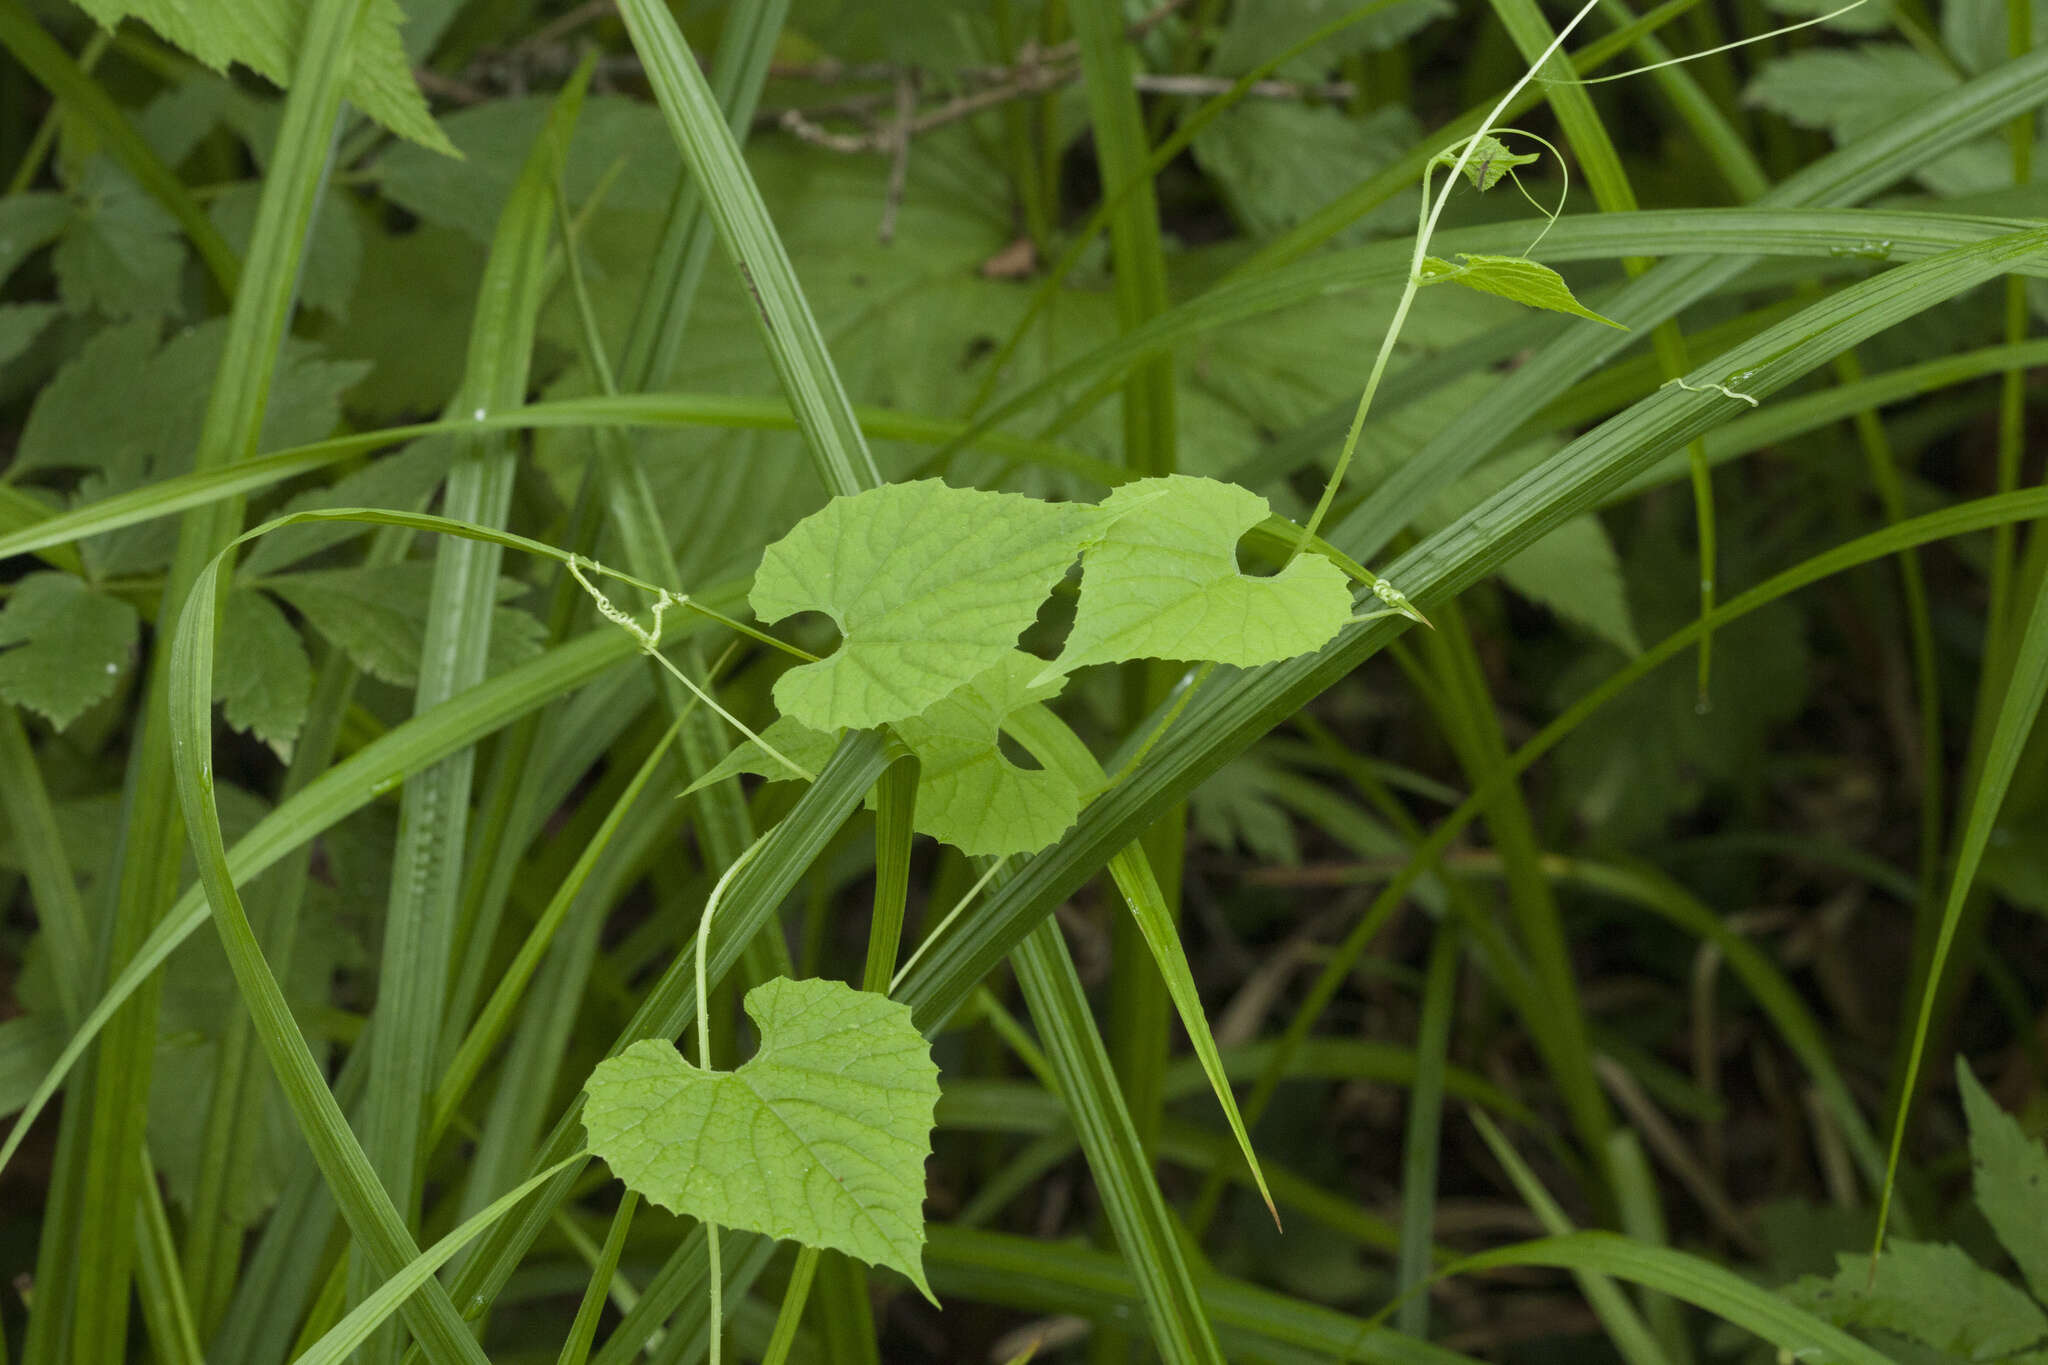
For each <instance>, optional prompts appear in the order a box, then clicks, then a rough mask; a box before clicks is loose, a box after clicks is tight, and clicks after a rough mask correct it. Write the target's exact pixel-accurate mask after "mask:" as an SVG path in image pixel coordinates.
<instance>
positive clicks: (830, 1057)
mask: <svg viewBox="0 0 2048 1365" xmlns="http://www.w3.org/2000/svg"><path fill="white" fill-rule="evenodd" d="M746 1008H747V1015H748V1017H749V1018H751V1019H752V1020H753V1021H754V1024H755V1026H756V1027H757V1028H758V1029H759V1030H760V1033H761V1046H760V1049H759V1051H757V1052H756V1053H755V1054H754V1056H753V1057H752V1058H751V1059H750V1060H748V1061H747V1062H746V1063H745V1064H743V1065H742V1066H740V1067H739V1068H738V1069H737V1070H734V1071H705V1070H702V1069H700V1068H698V1067H695V1066H692V1065H690V1064H689V1063H688V1062H686V1061H684V1060H683V1058H682V1056H681V1055H680V1054H679V1053H677V1051H676V1050H675V1048H674V1047H673V1046H671V1045H670V1044H669V1043H667V1042H664V1041H662V1040H660V1039H643V1040H642V1041H640V1042H637V1043H634V1044H633V1045H632V1046H631V1047H628V1048H627V1049H626V1050H625V1051H623V1052H621V1053H620V1054H619V1055H618V1056H616V1057H613V1058H611V1059H609V1060H607V1061H604V1062H600V1063H599V1064H598V1066H597V1069H596V1070H595V1071H593V1072H592V1073H591V1076H590V1081H589V1083H588V1084H587V1085H586V1086H585V1088H584V1089H585V1094H586V1095H587V1096H588V1099H587V1102H586V1103H585V1104H584V1106H583V1126H584V1129H585V1130H586V1131H587V1132H588V1133H589V1134H590V1149H591V1150H592V1151H593V1152H595V1153H596V1154H597V1155H598V1156H600V1157H602V1158H604V1160H605V1162H606V1164H608V1165H609V1166H610V1167H611V1168H612V1172H613V1173H614V1174H615V1175H617V1176H618V1177H619V1178H620V1179H621V1180H623V1181H625V1182H626V1184H628V1185H629V1186H631V1187H632V1188H633V1189H635V1190H638V1191H639V1192H640V1193H641V1194H642V1195H643V1196H645V1197H646V1198H648V1199H651V1200H653V1201H654V1202H655V1203H657V1204H661V1205H663V1206H665V1207H667V1208H670V1209H673V1210H674V1211H675V1212H677V1213H681V1214H687V1215H688V1216H690V1217H692V1218H701V1219H704V1220H706V1221H708V1222H712V1223H717V1224H719V1225H720V1226H722V1227H733V1228H745V1229H748V1230H749V1231H752V1232H759V1233H764V1234H766V1235H767V1236H770V1237H779V1238H788V1239H790V1240H791V1241H796V1242H801V1243H803V1244H804V1245H805V1246H813V1247H829V1248H831V1249H833V1250H836V1251H844V1252H846V1253H847V1254H849V1255H852V1256H857V1257H859V1258H860V1259H861V1260H863V1261H866V1262H868V1263H869V1264H870V1265H886V1266H891V1267H893V1268H895V1269H897V1270H900V1271H902V1272H903V1273H904V1274H905V1275H907V1276H909V1277H910V1279H911V1281H912V1282H913V1283H915V1284H916V1285H917V1287H918V1288H919V1289H920V1290H922V1291H923V1292H924V1295H925V1297H926V1298H931V1296H932V1293H931V1287H930V1286H929V1285H928V1284H927V1283H926V1282H925V1277H924V1265H923V1249H924V1215H923V1205H924V1162H925V1158H926V1157H927V1156H928V1155H930V1153H931V1131H932V1108H933V1106H934V1105H936V1104H937V1103H938V1099H939V1069H938V1067H937V1066H936V1065H935V1064H934V1063H933V1062H932V1058H931V1048H930V1045H929V1044H927V1043H926V1042H925V1040H924V1036H923V1035H922V1034H920V1033H919V1032H918V1031H917V1028H916V1026H915V1025H913V1024H912V1023H911V1021H910V1009H909V1007H908V1006H905V1005H901V1004H898V1003H897V1002H895V1001H893V1000H890V999H889V998H888V997H886V996H882V995H877V994H875V993H873V992H871V991H857V990H854V989H852V988H851V987H849V986H846V985H843V984H841V983H839V982H837V981H815V980H814V981H791V980H789V979H788V978H786V977H780V978H777V979H776V980H773V981H768V982H764V983H763V984H761V985H759V986H756V987H755V988H754V989H753V990H751V991H748V992H747V999H746ZM934 1302H936V1300H934Z"/></svg>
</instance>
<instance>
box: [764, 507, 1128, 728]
mask: <svg viewBox="0 0 2048 1365" xmlns="http://www.w3.org/2000/svg"><path fill="white" fill-rule="evenodd" d="M1099 521H1100V514H1099V513H1098V512H1097V510H1096V509H1095V508H1092V507H1086V506H1082V505H1079V504H1071V503H1049V502H1040V501H1038V500H1037V499H1035V498H1026V497H1022V496H1020V495H1018V494H1015V493H990V492H986V491H983V490H981V489H975V488H949V487H948V486H946V485H945V484H943V483H940V482H939V481H938V480H936V479H920V480H918V481H916V482H914V483H898V484H886V485H884V486H882V487H880V488H873V489H869V490H868V491H867V492H864V493H859V494H856V495H854V496H852V497H841V498H834V499H833V500H832V501H831V502H829V503H827V504H825V506H824V507H823V508H821V509H819V510H818V511H816V512H814V513H812V514H811V515H810V516H808V517H805V518H804V519H803V520H802V521H800V522H798V523H797V524H796V526H795V527H794V528H793V529H792V530H791V531H790V533H789V534H788V535H786V536H784V537H783V538H782V539H781V540H779V541H777V542H775V544H773V545H771V546H769V547H768V550H767V552H766V553H765V554H763V555H762V556H761V568H760V571H759V572H758V573H756V574H755V575H754V587H753V591H752V593H751V594H750V595H749V597H748V600H749V601H750V602H752V603H753V607H754V611H755V612H756V614H758V615H759V616H760V617H761V619H762V620H764V621H779V620H781V619H782V618H783V617H785V616H788V615H790V614H791V613H793V612H799V611H821V612H824V613H825V614H826V615H828V616H830V617H831V618H832V619H833V620H834V621H835V622H837V623H838V626H839V629H840V631H841V633H842V634H843V635H844V637H845V639H844V641H843V643H841V645H840V647H839V649H838V651H837V652H836V653H834V654H833V655H832V656H831V657H830V658H827V659H823V660H820V661H819V662H817V663H814V664H805V665H803V666H802V667H799V668H793V669H791V670H790V671H789V672H787V673H785V674H783V675H782V677H780V678H779V679H777V680H776V683H775V704H776V706H777V707H778V708H779V709H780V710H781V712H782V714H783V715H785V716H793V717H795V718H796V719H797V720H800V721H802V722H803V723H804V724H806V725H808V726H810V727H811V728H812V729H814V730H839V729H856V730H865V729H871V728H872V727H874V726H877V725H884V724H887V723H888V722H890V721H896V720H902V719H904V718H905V717H908V716H914V715H917V714H918V713H919V712H921V711H923V710H924V709H925V708H926V707H928V706H930V705H931V704H932V703H933V702H935V701H937V700H939V699H940V698H941V697H943V696H945V695H946V694H947V693H948V692H951V691H952V690H953V689H954V688H956V687H959V686H960V685H961V684H963V683H966V682H969V681H971V680H972V679H974V678H975V677H977V676H978V675H980V674H981V673H982V672H983V671H984V670H986V669H988V668H992V667H994V666H995V665H996V664H998V663H1000V662H1001V661H1002V660H1003V658H1004V657H1005V656H1006V655H1007V654H1008V653H1009V652H1010V650H1011V649H1012V647H1014V646H1015V645H1016V643H1017V637H1018V636H1019V635H1021V634H1023V632H1024V629H1025V627H1027V626H1029V625H1030V624H1031V623H1032V621H1033V620H1034V619H1036V617H1037V615H1038V608H1039V607H1040V606H1041V605H1042V604H1043V603H1044V601H1045V599H1046V595H1047V594H1048V593H1050V592H1051V591H1052V587H1053V584H1054V583H1056V582H1058V581H1059V579H1060V576H1061V575H1062V574H1064V573H1065V572H1066V571H1067V566H1068V565H1070V564H1072V563H1073V561H1074V556H1075V554H1077V553H1078V552H1079V551H1080V549H1081V546H1082V544H1083V543H1084V542H1085V541H1086V539H1087V538H1088V536H1089V535H1090V533H1091V532H1092V530H1093V529H1094V528H1095V527H1096V526H1097V525H1098V524H1099Z"/></svg>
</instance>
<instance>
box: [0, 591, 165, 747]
mask: <svg viewBox="0 0 2048 1365" xmlns="http://www.w3.org/2000/svg"><path fill="white" fill-rule="evenodd" d="M136 626H137V619H136V615H135V608H133V607H131V606H129V605H128V604H127V603H126V602H123V601H121V600H120V599H119V598H115V597H103V596H101V595H100V594H99V593H97V592H94V591H93V590H92V588H91V587H90V586H88V585H87V583H86V582H85V580H84V579H82V578H75V577H73V576H72V575H70V574H68V573H32V574H30V575H28V576H27V577H26V578H23V579H20V580H18V581H17V582H16V583H15V584H14V589H13V593H12V595H11V596H9V597H8V599H7V606H6V608H5V609H4V610H0V697H4V698H6V699H7V700H8V701H10V702H13V703H14V704H15V705H16V706H26V707H27V708H28V709H29V710H31V711H34V712H36V713H38V714H39V715H41V716H43V717H44V718H45V719H46V720H48V721H49V722H50V724H52V725H54V726H56V727H57V728H58V729H59V730H62V729H63V728H64V727H65V726H67V725H69V724H70V723H71V722H72V721H74V720H76V719H78V717H79V716H80V715H82V714H84V712H85V710H86V708H88V707H90V706H92V705H93V704H94V703H95V702H100V701H104V700H106V699H107V698H108V697H110V696H112V695H113V694H114V684H115V683H116V682H118V681H119V680H120V676H121V674H122V672H123V671H124V670H126V669H127V667H128V665H129V659H130V655H131V654H132V653H133V652H134V649H135V631H136Z"/></svg>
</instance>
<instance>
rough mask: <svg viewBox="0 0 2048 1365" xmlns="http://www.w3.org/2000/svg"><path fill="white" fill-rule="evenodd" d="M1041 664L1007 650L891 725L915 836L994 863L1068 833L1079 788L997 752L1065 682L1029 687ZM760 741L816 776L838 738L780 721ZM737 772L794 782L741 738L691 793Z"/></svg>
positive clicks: (785, 719)
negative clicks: (1021, 719)
mask: <svg viewBox="0 0 2048 1365" xmlns="http://www.w3.org/2000/svg"><path fill="white" fill-rule="evenodd" d="M1044 664H1045V661H1044V660H1043V659H1039V658H1036V657H1034V656H1033V655H1030V654H1026V653H1024V652H1023V651H1021V650H1012V651H1010V655H1009V657H1008V658H1006V659H1004V660H1003V661H1002V662H1000V663H998V664H997V665H996V666H995V667H993V668H990V669H988V670H986V671H985V672H983V673H982V674H981V676H979V677H977V678H974V679H971V680H969V681H968V682H966V683H964V684H962V685H961V686H960V687H958V688H955V689H954V690H953V691H952V692H950V693H948V694H947V695H946V696H944V697H942V698H940V699H939V700H938V701H936V702H933V703H932V705H931V706H930V707H929V708H927V709H926V711H925V712H924V714H923V715H921V716H917V717H914V718H912V719H910V720H902V721H898V722H896V724H895V725H894V726H893V727H892V728H893V729H894V730H895V731H896V735H897V738H899V739H901V740H902V741H903V743H904V744H905V745H906V746H907V747H908V748H909V749H910V750H911V751H912V752H913V753H915V754H916V755H917V758H918V782H917V815H916V819H915V822H914V826H915V828H916V830H917V832H918V833H919V834H928V835H930V836H931V837H932V838H934V839H938V840H940V841H941V842H944V843H948V844H951V845H953V847H955V848H957V849H959V850H961V851H962V852H963V853H968V854H973V855H977V856H982V855H986V856H990V857H1001V856H1003V855H1006V854H1011V853H1035V852H1037V851H1038V850H1039V849H1041V848H1044V847H1046V846H1047V845H1048V844H1051V843H1053V842H1054V841H1056V840H1057V839H1058V838H1059V837H1060V836H1061V835H1062V834H1065V833H1066V832H1067V830H1068V829H1070V828H1072V826H1073V823H1074V821H1075V819H1076V818H1077V817H1078V816H1079V815H1080V812H1081V798H1082V792H1081V789H1080V788H1079V787H1077V786H1075V785H1074V782H1073V780H1072V779H1071V778H1070V777H1068V776H1067V775H1066V774H1064V773H1060V772H1055V771H1053V770H1051V769H1030V768H1020V767H1018V766H1017V765H1016V764H1014V763H1012V762H1011V761H1010V760H1009V758H1008V757H1006V756H1005V755H1004V753H1003V751H1002V747H1001V744H1000V736H1001V731H1002V724H1003V722H1004V721H1005V720H1006V719H1008V718H1009V717H1010V716H1012V715H1014V714H1015V713H1017V712H1018V711H1020V710H1022V709H1023V708H1025V707H1027V706H1030V705H1032V704H1033V703H1036V702H1041V701H1049V700H1050V699H1051V698H1053V697H1054V696H1056V695H1058V693H1059V691H1060V688H1061V686H1062V684H1063V681H1064V680H1063V679H1059V678H1055V679H1053V680H1052V681H1051V682H1048V683H1034V680H1033V679H1034V675H1035V674H1037V673H1038V672H1039V670H1040V669H1041V668H1043V667H1044ZM761 738H762V739H764V740H766V741H767V742H768V743H769V744H770V745H772V746H774V748H775V749H776V750H777V751H779V752H780V753H781V754H783V755H784V756H785V757H787V758H788V759H789V760H790V761H791V762H792V763H795V764H797V765H798V766H799V767H802V768H806V769H809V770H810V771H811V772H814V773H815V772H816V771H818V769H819V768H820V767H822V766H823V765H824V763H825V760H827V759H828V758H830V757H831V756H832V748H833V746H834V745H835V744H836V743H837V742H838V739H837V736H835V735H831V734H827V733H825V732H824V731H821V730H813V729H812V728H811V727H810V726H808V725H805V724H803V723H802V722H801V721H795V720H791V719H790V718H789V717H787V716H784V717H782V718H781V719H779V720H777V721H776V722H775V723H774V724H773V725H770V726H769V727H768V728H767V729H765V730H763V731H762V732H761ZM739 773H754V774H756V775H758V776H761V777H765V778H767V779H769V780H770V781H771V782H780V781H787V780H791V779H794V778H795V777H797V774H796V773H793V772H791V771H790V770H789V768H788V766H787V765H785V764H782V763H778V762H776V760H775V759H774V757H773V756H772V755H770V754H768V753H767V752H765V751H764V750H763V749H762V748H761V746H760V745H758V744H756V743H755V742H754V741H753V740H745V741H743V742H742V743H740V745H739V746H738V747H737V748H735V749H734V750H733V751H732V752H731V753H729V754H727V755H726V756H725V757H724V758H723V759H720V760H719V762H718V764H717V766H715V767H713V768H712V769H711V770H710V771H709V772H707V773H705V774H704V776H702V777H700V778H698V779H697V781H696V782H695V783H694V784H692V786H691V787H690V790H691V791H695V790H696V789H697V788H698V787H704V786H708V785H710V784H711V783H713V782H717V781H720V780H721V779H724V778H727V777H732V776H735V775H737V774H739Z"/></svg>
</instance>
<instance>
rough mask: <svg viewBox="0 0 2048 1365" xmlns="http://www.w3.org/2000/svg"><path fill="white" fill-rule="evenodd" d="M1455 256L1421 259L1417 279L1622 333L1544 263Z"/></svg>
mask: <svg viewBox="0 0 2048 1365" xmlns="http://www.w3.org/2000/svg"><path fill="white" fill-rule="evenodd" d="M1458 259H1459V260H1460V261H1461V262H1463V264H1461V265H1452V264H1451V263H1450V262H1449V261H1447V260H1444V259H1443V258H1442V257H1440V256H1425V257H1423V258H1422V270H1421V272H1420V273H1419V275H1418V276H1417V280H1418V282H1419V283H1422V284H1462V285H1464V286H1465V287H1466V288H1467V289H1476V290H1478V291H1479V292H1480V293H1482V294H1494V295H1498V296H1499V297H1501V298H1504V299H1508V300H1511V301H1513V302H1515V303H1520V304H1525V305H1527V306H1528V307H1530V308H1545V309H1548V310H1549V311H1551V312H1553V313H1570V314H1571V315H1572V316H1574V317H1581V318H1590V319H1591V320H1593V321H1594V322H1599V323H1605V324H1606V325H1607V326H1609V327H1615V328H1619V329H1620V330H1622V331H1624V332H1626V331H1627V330H1628V327H1627V325H1626V324H1624V323H1619V322H1616V321H1615V320H1614V319H1613V318H1610V317H1603V316H1601V315H1600V314H1599V313H1596V312H1594V311H1593V310H1592V309H1590V308H1588V307H1586V305H1585V304H1583V303H1580V302H1579V300H1578V298H1577V297H1576V296H1575V295H1573V293H1572V291H1571V286H1570V285H1568V284H1566V283H1565V282H1564V277H1563V276H1562V275H1560V274H1558V273H1557V272H1556V271H1555V270H1552V269H1551V268H1550V267H1549V266H1547V265H1540V264H1538V263H1537V262H1535V261H1532V260H1530V259H1528V258H1527V257H1525V256H1495V255H1491V254H1488V253H1483V252H1482V253H1476V254H1475V253H1472V252H1465V251H1461V252H1459V253H1458Z"/></svg>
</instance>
